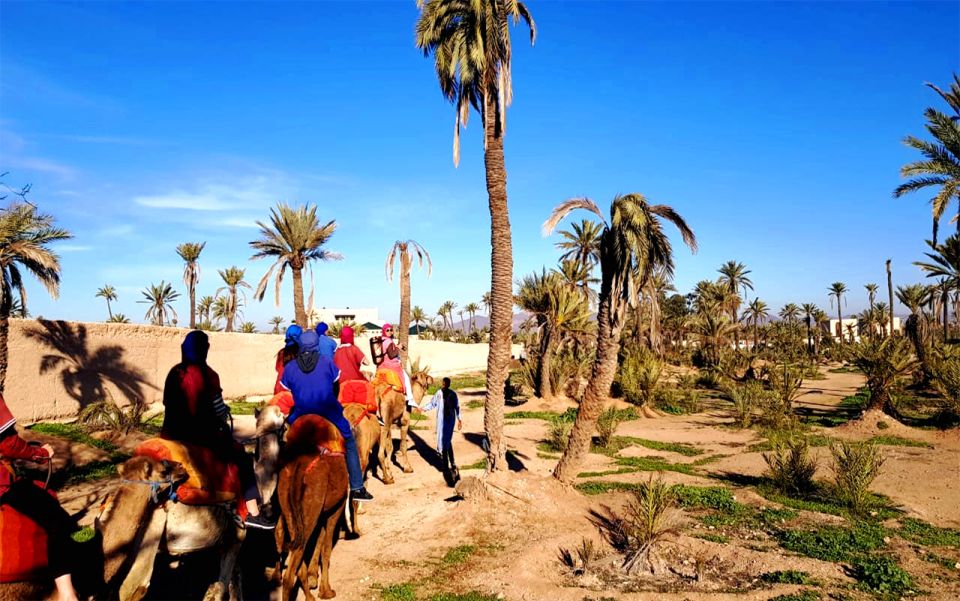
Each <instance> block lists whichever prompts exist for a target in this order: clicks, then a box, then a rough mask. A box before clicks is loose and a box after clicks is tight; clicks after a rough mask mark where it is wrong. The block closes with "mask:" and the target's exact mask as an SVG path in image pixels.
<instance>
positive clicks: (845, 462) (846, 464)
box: [830, 441, 883, 514]
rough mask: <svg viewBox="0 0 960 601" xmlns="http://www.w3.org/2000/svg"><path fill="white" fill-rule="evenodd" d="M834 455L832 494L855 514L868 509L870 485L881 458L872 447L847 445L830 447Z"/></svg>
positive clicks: (846, 443) (881, 461)
mask: <svg viewBox="0 0 960 601" xmlns="http://www.w3.org/2000/svg"><path fill="white" fill-rule="evenodd" d="M830 453H831V454H832V455H833V481H834V485H835V489H834V492H835V494H836V496H837V498H838V499H840V501H842V502H843V503H845V504H846V505H847V507H849V508H850V511H851V512H852V513H854V514H863V513H864V512H866V511H867V509H869V507H870V501H871V500H872V499H873V495H871V494H870V484H871V483H872V482H873V481H874V479H876V477H877V476H878V475H879V474H880V468H881V467H882V466H883V457H881V456H880V451H879V449H877V447H876V446H875V445H872V444H865V443H849V442H846V441H843V442H840V443H839V444H835V445H832V446H831V447H830Z"/></svg>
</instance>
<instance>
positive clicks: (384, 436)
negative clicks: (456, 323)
mask: <svg viewBox="0 0 960 601" xmlns="http://www.w3.org/2000/svg"><path fill="white" fill-rule="evenodd" d="M431 384H433V378H432V377H430V376H429V375H427V374H426V373H425V372H419V373H415V374H413V375H412V376H410V386H411V387H412V388H413V399H414V400H415V401H416V402H417V403H418V404H419V403H420V401H421V400H423V395H424V394H426V392H427V387H428V386H430V385H431ZM375 387H376V392H377V404H378V405H379V407H380V418H381V419H382V420H383V423H384V424H385V425H384V426H383V427H382V428H381V429H380V469H381V470H382V471H383V483H384V484H393V482H394V480H393V470H392V468H391V465H390V462H391V460H392V459H393V432H392V430H393V425H394V424H397V425H399V426H400V454H401V455H403V465H402V466H401V467H402V468H403V473H405V474H410V473H412V472H413V468H412V467H410V459H409V458H408V457H407V429H408V428H409V427H410V410H409V409H408V408H407V399H406V397H405V396H404V395H403V393H402V392H397V391H396V390H394V389H393V388H391V387H390V386H389V385H388V384H375Z"/></svg>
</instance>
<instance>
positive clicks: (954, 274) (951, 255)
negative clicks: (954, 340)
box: [914, 234, 960, 342]
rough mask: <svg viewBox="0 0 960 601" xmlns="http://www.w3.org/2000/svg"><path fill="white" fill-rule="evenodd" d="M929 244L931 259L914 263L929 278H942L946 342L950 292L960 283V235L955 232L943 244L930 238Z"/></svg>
mask: <svg viewBox="0 0 960 601" xmlns="http://www.w3.org/2000/svg"><path fill="white" fill-rule="evenodd" d="M927 246H929V247H930V251H931V252H927V253H924V254H925V255H926V256H927V258H928V259H929V261H928V262H923V261H917V262H915V263H914V265H916V266H917V267H919V268H920V269H921V270H922V271H925V272H926V273H927V277H928V278H940V294H939V297H940V299H941V304H942V309H943V339H944V342H946V340H947V338H948V334H949V323H948V319H947V317H948V315H947V314H948V311H949V302H948V298H949V295H950V292H952V291H953V290H956V289H957V287H958V284H960V235H958V234H954V235H952V236H950V237H949V238H947V239H946V240H944V241H943V242H942V243H941V244H934V243H933V242H932V241H930V240H928V241H927Z"/></svg>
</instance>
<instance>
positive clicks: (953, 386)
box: [928, 345, 960, 417]
mask: <svg viewBox="0 0 960 601" xmlns="http://www.w3.org/2000/svg"><path fill="white" fill-rule="evenodd" d="M928 367H929V370H930V385H931V386H933V388H934V390H936V391H937V393H939V394H940V396H941V407H942V409H943V411H945V412H947V413H949V414H952V415H953V416H957V417H960V349H956V347H953V346H950V345H939V346H937V347H935V348H934V349H933V350H932V351H931V352H930V353H929V355H928Z"/></svg>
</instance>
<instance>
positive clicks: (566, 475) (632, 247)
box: [543, 194, 697, 483]
mask: <svg viewBox="0 0 960 601" xmlns="http://www.w3.org/2000/svg"><path fill="white" fill-rule="evenodd" d="M576 209H586V210H588V211H590V212H592V213H593V214H595V215H596V216H598V217H599V218H600V219H601V220H602V222H603V225H604V227H603V233H602V234H601V241H600V271H601V283H600V304H599V309H598V312H597V354H596V357H595V359H594V362H593V367H592V370H591V377H590V379H589V384H588V385H587V389H586V392H585V393H584V397H583V400H582V401H581V403H580V407H579V408H578V410H577V417H576V420H574V424H573V429H572V430H571V433H570V441H569V443H568V444H567V449H566V451H564V454H563V456H562V457H561V458H560V462H559V463H558V464H557V467H556V469H555V470H554V476H555V477H556V478H557V479H559V480H560V481H561V482H565V483H569V482H572V481H573V479H574V478H575V477H576V474H577V471H578V468H579V466H580V463H581V462H582V459H583V455H584V454H585V453H586V452H587V450H588V449H589V446H590V437H591V436H592V434H593V430H594V428H595V426H596V422H597V418H598V417H599V416H600V412H601V411H602V410H603V407H604V405H605V404H606V403H607V399H608V398H609V395H610V385H611V384H613V377H614V374H615V373H616V370H617V358H618V355H619V353H620V333H621V331H622V330H623V326H624V322H625V316H626V312H627V308H628V307H631V306H636V304H637V300H638V295H639V293H640V291H641V290H643V288H644V285H645V284H646V280H647V278H649V277H650V276H651V274H652V273H653V272H654V271H655V270H662V271H663V273H664V274H665V275H666V276H667V277H672V276H673V247H672V246H671V244H670V240H669V238H667V235H666V233H665V232H664V230H663V223H662V222H661V219H662V220H666V221H669V222H671V223H672V224H673V225H675V226H676V227H677V229H678V230H680V234H681V236H682V237H683V241H684V242H685V243H686V244H687V246H689V247H690V249H691V250H693V251H696V247H697V242H696V237H695V236H694V234H693V231H692V230H691V229H690V228H689V226H687V223H686V222H685V221H684V220H683V218H682V217H681V216H680V215H679V214H678V213H677V212H676V211H674V210H673V208H671V207H670V206H668V205H651V204H649V203H648V202H647V199H646V198H644V196H643V195H642V194H627V195H622V196H621V195H618V196H616V197H615V198H614V199H613V202H612V203H611V205H610V220H609V221H606V220H605V219H604V216H603V213H602V212H601V211H600V208H599V207H598V206H597V205H596V204H595V203H594V202H593V201H592V200H590V199H588V198H573V199H570V200H567V201H565V202H563V203H561V204H560V205H558V206H557V207H556V208H555V209H554V210H553V212H552V213H551V214H550V217H549V218H548V219H547V221H546V222H544V224H543V231H544V233H545V234H550V233H551V232H552V231H553V230H554V228H555V227H556V226H557V224H558V223H560V221H561V220H562V219H563V218H564V217H566V216H567V215H569V214H570V213H571V212H572V211H574V210H576Z"/></svg>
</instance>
